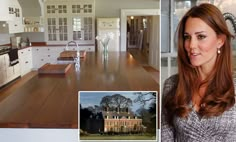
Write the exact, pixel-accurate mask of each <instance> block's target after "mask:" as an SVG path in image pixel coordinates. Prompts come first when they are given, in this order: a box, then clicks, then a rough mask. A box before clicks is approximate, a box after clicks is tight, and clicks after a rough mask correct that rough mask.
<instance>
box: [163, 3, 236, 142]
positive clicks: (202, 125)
mask: <svg viewBox="0 0 236 142" xmlns="http://www.w3.org/2000/svg"><path fill="white" fill-rule="evenodd" d="M177 32H178V39H177V41H178V42H177V45H178V59H177V60H178V74H177V75H174V76H171V77H170V78H168V79H167V80H166V81H165V84H164V88H163V108H162V125H161V141H162V142H166V141H178V142H188V141H190V142H193V141H199V142H215V141H219V142H232V141H236V105H235V90H234V84H233V78H232V59H231V58H232V51H231V38H232V35H231V34H230V32H229V31H228V29H227V25H226V22H225V20H224V17H223V15H222V14H221V12H220V10H219V9H218V8H217V7H215V6H214V5H211V4H201V5H199V6H195V7H193V8H191V9H190V10H189V11H188V12H187V13H186V14H185V15H184V17H183V18H182V20H181V21H180V23H179V26H178V30H177Z"/></svg>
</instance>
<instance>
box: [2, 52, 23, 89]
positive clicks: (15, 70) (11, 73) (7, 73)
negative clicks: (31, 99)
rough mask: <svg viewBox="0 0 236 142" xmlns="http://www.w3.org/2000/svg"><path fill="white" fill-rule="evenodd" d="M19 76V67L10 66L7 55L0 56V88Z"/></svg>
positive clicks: (17, 65)
mask: <svg viewBox="0 0 236 142" xmlns="http://www.w3.org/2000/svg"><path fill="white" fill-rule="evenodd" d="M19 76H20V65H19V64H16V65H14V66H10V60H9V55H8V54H3V55H0V87H1V86H3V85H5V84H7V83H9V82H10V81H12V80H14V79H16V78H17V77H19Z"/></svg>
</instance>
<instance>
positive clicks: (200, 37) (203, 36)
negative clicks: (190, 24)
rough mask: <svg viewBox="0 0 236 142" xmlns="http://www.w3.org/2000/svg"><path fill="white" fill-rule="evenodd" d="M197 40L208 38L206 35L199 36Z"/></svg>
mask: <svg viewBox="0 0 236 142" xmlns="http://www.w3.org/2000/svg"><path fill="white" fill-rule="evenodd" d="M197 38H198V39H204V38H206V36H205V35H198V36H197Z"/></svg>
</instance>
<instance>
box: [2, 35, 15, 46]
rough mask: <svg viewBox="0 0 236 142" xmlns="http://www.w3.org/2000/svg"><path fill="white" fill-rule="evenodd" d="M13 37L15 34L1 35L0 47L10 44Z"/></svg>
mask: <svg viewBox="0 0 236 142" xmlns="http://www.w3.org/2000/svg"><path fill="white" fill-rule="evenodd" d="M11 36H14V34H0V45H4V44H9V43H10V37H11Z"/></svg>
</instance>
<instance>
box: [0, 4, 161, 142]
mask: <svg viewBox="0 0 236 142" xmlns="http://www.w3.org/2000/svg"><path fill="white" fill-rule="evenodd" d="M61 1H62V0H61ZM48 2H50V1H48ZM51 2H52V1H51ZM76 2H77V3H78V1H76ZM82 2H84V1H82ZM90 2H91V1H90ZM19 3H20V4H21V8H22V12H23V17H30V18H28V19H30V20H29V21H36V22H30V23H36V24H37V26H39V27H40V28H37V30H36V29H35V30H34V29H33V32H32V29H31V31H30V28H28V27H29V25H27V26H28V27H24V30H26V32H21V33H14V34H12V33H10V34H9V33H8V34H6V33H3V34H0V37H1V41H0V44H1V45H8V44H9V43H10V37H12V36H20V37H22V38H23V39H27V37H28V38H29V41H30V43H31V46H30V47H29V48H24V49H20V50H19V52H20V53H21V52H26V53H27V54H25V56H23V58H22V59H24V60H23V61H24V63H27V65H26V67H23V68H20V71H19V72H20V73H18V76H17V77H16V78H18V77H19V76H21V78H20V79H23V78H27V77H28V78H29V79H28V80H30V79H31V78H33V79H36V78H35V76H33V75H32V73H31V70H33V71H36V70H37V69H38V68H39V67H41V66H42V65H44V64H45V63H47V62H48V61H50V62H51V63H56V62H57V60H56V59H57V57H58V56H59V54H60V53H61V52H62V51H64V48H65V47H66V44H67V43H68V42H69V41H70V40H71V39H72V35H73V34H72V33H69V34H68V40H65V41H63V42H62V41H56V42H55V41H54V43H53V42H48V39H49V38H48V37H49V36H48V35H49V34H48V33H47V28H48V27H46V28H45V27H44V26H41V24H40V22H42V21H44V22H45V19H44V18H42V15H44V14H45V13H44V12H43V10H41V9H43V6H42V4H43V1H42V0H39V1H37V0H35V1H32V0H28V1H26V0H19ZM40 5H41V7H42V8H40ZM92 5H93V6H94V9H93V10H92V11H93V12H94V13H92V14H91V15H90V16H92V17H93V23H92V27H93V28H94V29H93V30H92V32H91V34H92V35H93V36H92V40H91V41H83V42H78V43H79V47H80V48H82V49H83V50H86V52H87V55H86V56H88V57H86V59H88V60H86V61H85V62H84V63H83V64H81V72H80V74H79V77H82V79H81V78H80V79H81V80H82V81H83V82H84V84H86V85H83V84H80V82H77V83H78V84H74V85H71V86H69V85H68V86H66V88H67V89H65V91H64V93H66V90H70V89H72V90H73V91H75V92H76V89H78V88H76V87H75V86H77V85H78V86H81V87H80V90H109V89H110V90H134V89H135V88H136V87H137V86H138V87H140V88H139V89H138V90H140V89H142V90H143V89H144V90H149V89H151V90H153V88H155V87H150V86H153V85H150V84H155V83H154V82H152V81H151V83H150V82H148V81H144V80H145V78H150V77H148V75H145V73H143V74H142V72H144V70H142V69H139V68H138V65H136V63H135V60H134V59H133V58H132V56H129V55H126V53H125V54H122V55H119V54H118V55H117V54H114V55H111V56H109V60H108V61H107V64H102V62H103V58H102V56H100V55H101V54H99V56H95V55H93V54H95V53H96V52H95V51H96V46H95V43H96V42H95V31H96V29H95V28H96V18H101V17H103V18H104V17H118V18H119V17H121V38H122V39H121V43H120V44H121V45H124V43H125V42H124V41H125V40H124V37H123V36H124V35H125V34H126V33H124V32H122V31H124V29H125V28H126V27H125V28H124V27H123V26H122V25H124V24H123V23H125V25H126V21H125V22H123V21H122V16H120V13H121V9H123V8H124V9H136V10H138V9H157V8H158V5H159V1H153V0H150V1H146V0H145V1H144V0H139V1H135V3H134V2H133V1H132V0H129V1H124V0H123V1H112V2H111V1H109V0H96V2H95V1H92ZM104 7H105V8H104ZM124 11H125V10H124ZM154 11H155V10H154ZM125 12H126V14H127V13H128V14H130V11H125ZM131 13H132V11H131ZM136 13H138V12H136ZM134 14H135V13H134ZM157 15H158V14H157ZM57 16H58V15H57ZM32 17H33V18H32ZM35 17H36V18H35ZM48 18H53V17H50V15H48ZM125 18H126V17H125ZM3 23H4V22H3ZM26 23H27V22H26ZM38 23H39V24H38ZM42 23H43V22H42ZM71 24H72V23H71ZM69 29H72V27H69V26H68V30H69ZM29 31H30V32H29ZM71 31H72V30H71ZM122 35H123V36H122ZM69 36H71V37H69ZM63 38H64V37H63ZM69 38H71V39H70V40H69ZM55 43H56V44H55ZM158 47H159V46H158V45H157V46H155V48H157V49H156V52H154V53H155V54H159V48H158ZM69 48H71V50H73V48H74V47H73V46H69ZM120 51H126V47H125V46H121V48H120ZM157 51H158V52H157ZM90 57H91V58H90ZM119 57H122V58H119ZM117 59H119V60H117ZM19 61H21V57H20V55H19ZM21 63H22V62H21ZM127 63H130V64H129V65H130V66H127ZM29 64H30V65H29ZM89 64H90V65H93V67H91V66H89ZM116 64H119V65H120V66H117V65H116ZM109 65H110V66H109ZM29 66H30V67H29ZM158 66H159V65H158ZM126 68H127V69H130V70H126V71H125V69H126ZM83 69H84V70H86V72H85V71H83ZM120 69H123V71H124V72H123V73H122V74H123V75H124V74H125V73H127V74H134V75H133V76H131V75H130V76H123V77H126V78H130V79H135V78H136V76H135V73H136V74H139V72H141V74H142V75H143V77H138V78H139V79H137V81H138V82H143V83H141V84H142V85H139V84H137V83H133V82H132V84H131V85H127V86H125V84H127V83H125V82H127V80H124V79H123V81H122V80H121V81H120V82H116V86H121V87H118V88H117V87H115V86H113V87H112V86H109V85H110V84H109V83H110V82H105V81H104V82H103V85H104V86H106V87H97V89H95V88H94V86H99V85H100V84H99V83H96V82H95V81H94V78H95V77H94V76H92V77H91V75H93V72H94V71H95V72H97V73H101V74H100V75H99V74H98V76H100V78H99V77H98V78H97V79H98V80H100V81H101V80H103V79H104V80H105V79H107V78H108V79H109V81H112V79H114V73H115V72H116V73H117V72H119V70H120ZM12 70H14V69H12ZM104 70H106V72H108V73H109V74H104V73H102V72H103V71H104ZM112 73H113V74H112ZM19 74H20V75H19ZM31 75H32V76H31ZM73 75H74V76H73ZM73 75H71V76H70V74H69V75H68V76H67V77H68V78H67V79H68V80H67V81H68V83H69V82H70V81H71V80H73V78H76V75H78V73H77V72H74V74H73ZM115 75H117V74H115ZM118 75H119V76H120V74H118ZM139 76H140V75H139ZM77 77H78V76H77ZM39 79H40V80H41V81H42V84H41V85H43V86H45V87H47V86H46V85H45V83H44V81H45V80H46V82H50V81H49V80H50V79H49V80H47V78H43V77H41V78H39ZM89 79H90V80H89ZM36 80H37V79H36ZM16 81H18V82H19V79H17V80H16ZM55 81H58V82H60V83H61V85H62V86H63V84H64V83H65V82H63V80H60V78H52V80H51V82H55ZM130 81H132V80H130ZM25 82H26V83H22V82H20V83H18V84H22V86H24V85H25V84H28V85H30V83H29V82H27V81H25ZM101 82H102V81H101ZM129 83H130V82H129ZM149 83H150V84H149ZM38 85H39V84H38ZM52 85H53V84H52ZM19 86H20V85H19ZM35 86H36V84H35ZM135 86H136V87H135ZM28 87H29V86H28ZM55 87H56V88H57V89H58V90H60V91H62V92H63V90H61V89H60V87H59V86H57V85H56V84H55ZM13 88H14V87H13ZM15 88H17V87H15ZM25 88H27V86H26V85H25ZM25 88H21V87H19V89H20V90H19V92H20V91H22V92H24V89H25ZM73 88H74V89H73ZM156 88H157V89H158V87H156ZM136 89H137V88H136ZM136 89H135V90H136ZM48 91H50V90H48ZM51 91H52V90H51ZM73 91H72V92H73ZM9 92H12V93H14V92H13V91H11V90H10V91H9ZM15 94H16V93H15ZM35 94H36V93H35ZM62 94H63V93H62ZM7 95H9V94H6V95H1V96H0V97H1V100H4V98H7ZM9 96H10V95H9ZM44 97H46V96H44ZM64 97H65V96H64ZM75 98H76V97H71V98H70V99H69V100H67V101H70V100H73V99H75ZM14 99H16V98H14ZM14 99H11V101H13V100H14ZM67 99H68V98H67ZM5 100H6V99H5ZM28 105H29V106H30V105H31V104H28ZM73 105H75V106H76V101H74V103H72V106H70V107H71V108H74V107H75V106H73ZM22 110H23V109H22ZM47 113H49V112H47ZM73 114H76V110H75V111H74V112H73ZM73 118H76V117H73ZM22 119H23V117H22ZM73 122H75V123H74V124H75V126H73V127H74V128H75V127H77V126H76V125H78V124H76V123H78V122H77V120H73ZM23 126H25V125H23ZM63 126H65V125H63ZM12 127H13V128H14V127H16V126H14V125H13V126H12ZM27 127H28V126H27ZM42 127H45V126H42ZM54 127H55V126H54ZM52 128H53V127H52ZM10 130H12V131H17V130H16V129H10ZM43 130H45V129H43ZM73 130H74V129H63V133H67V132H64V131H73ZM23 131H27V133H35V135H37V134H39V133H41V135H47V136H45V141H46V139H47V138H46V137H51V138H52V139H53V140H55V138H54V136H50V134H48V133H47V131H51V129H50V130H49V129H46V130H45V131H40V132H39V131H37V129H33V130H31V131H29V129H24V130H23ZM34 131H36V132H34ZM56 131H59V130H56ZM7 132H8V131H5V130H3V133H7ZM60 132H61V131H59V132H58V133H60ZM3 133H2V131H1V134H3ZM9 133H10V132H9ZM75 133H77V132H76V131H73V134H75ZM73 134H72V135H73ZM68 135H71V133H69V134H68ZM1 137H2V136H1ZM4 137H6V136H4ZM37 137H38V136H37ZM59 137H60V134H59V136H58V137H57V138H58V140H59V139H60V138H59ZM61 137H63V138H64V137H66V134H65V135H63V136H61ZM63 138H62V139H63ZM70 138H77V137H76V136H72V137H70ZM62 139H60V140H61V141H63V140H62ZM72 141H73V140H72Z"/></svg>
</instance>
